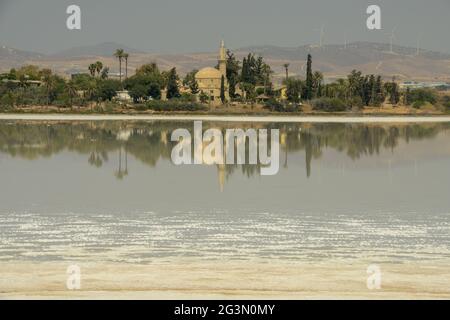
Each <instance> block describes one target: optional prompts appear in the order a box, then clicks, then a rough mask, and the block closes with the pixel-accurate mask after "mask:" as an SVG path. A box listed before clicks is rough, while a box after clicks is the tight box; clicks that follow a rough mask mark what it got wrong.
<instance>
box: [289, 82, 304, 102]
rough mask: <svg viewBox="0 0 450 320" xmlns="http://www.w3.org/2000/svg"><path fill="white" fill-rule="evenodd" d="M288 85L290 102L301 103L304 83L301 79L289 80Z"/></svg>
mask: <svg viewBox="0 0 450 320" xmlns="http://www.w3.org/2000/svg"><path fill="white" fill-rule="evenodd" d="M285 83H286V97H287V100H288V101H290V102H294V103H298V102H300V96H301V93H302V89H303V81H301V80H300V79H293V78H288V80H287V81H285Z"/></svg>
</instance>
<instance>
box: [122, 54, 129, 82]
mask: <svg viewBox="0 0 450 320" xmlns="http://www.w3.org/2000/svg"><path fill="white" fill-rule="evenodd" d="M129 56H130V55H129V54H128V53H126V52H124V54H123V58H124V59H125V79H127V78H128V58H129Z"/></svg>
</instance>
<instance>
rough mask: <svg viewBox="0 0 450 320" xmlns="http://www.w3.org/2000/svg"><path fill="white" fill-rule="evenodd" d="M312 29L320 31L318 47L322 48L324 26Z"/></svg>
mask: <svg viewBox="0 0 450 320" xmlns="http://www.w3.org/2000/svg"><path fill="white" fill-rule="evenodd" d="M314 31H320V37H319V48H322V46H323V39H324V37H325V26H324V25H322V26H321V27H320V29H314Z"/></svg>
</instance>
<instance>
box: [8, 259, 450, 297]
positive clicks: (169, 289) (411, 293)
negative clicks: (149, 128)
mask: <svg viewBox="0 0 450 320" xmlns="http://www.w3.org/2000/svg"><path fill="white" fill-rule="evenodd" d="M68 265H69V263H68V262H67V263H62V262H58V263H49V262H38V263H29V262H15V263H12V262H8V263H1V264H0V298H1V299H18V298H20V299H36V298H43V299H51V298H63V299H335V298H343V299H349V298H352V299H353V298H358V299H449V298H450V269H449V268H448V266H449V264H448V263H440V264H436V263H433V264H432V263H405V264H389V263H382V264H379V266H380V268H381V272H382V278H381V280H382V282H381V289H379V290H369V289H368V288H367V284H366V283H367V277H368V275H367V272H366V271H367V266H368V265H367V264H364V263H359V262H358V263H355V264H344V263H342V262H334V263H333V262H332V261H328V262H326V263H314V264H307V263H295V262H293V263H285V262H276V263H273V262H270V263H268V262H267V261H266V262H229V261H221V262H201V261H188V260H183V261H182V260H179V261H177V262H170V263H168V262H155V263H153V264H146V265H141V264H122V263H105V264H102V263H100V264H99V263H91V264H90V263H80V264H78V266H79V267H80V268H81V289H80V290H68V289H67V288H66V281H67V274H66V269H67V266H68Z"/></svg>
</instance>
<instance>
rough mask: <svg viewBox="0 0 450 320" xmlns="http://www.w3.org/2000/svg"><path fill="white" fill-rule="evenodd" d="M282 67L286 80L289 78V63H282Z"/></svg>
mask: <svg viewBox="0 0 450 320" xmlns="http://www.w3.org/2000/svg"><path fill="white" fill-rule="evenodd" d="M283 67H284V69H285V70H286V81H287V79H288V78H289V63H285V64H283Z"/></svg>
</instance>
